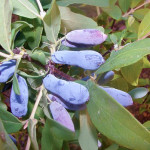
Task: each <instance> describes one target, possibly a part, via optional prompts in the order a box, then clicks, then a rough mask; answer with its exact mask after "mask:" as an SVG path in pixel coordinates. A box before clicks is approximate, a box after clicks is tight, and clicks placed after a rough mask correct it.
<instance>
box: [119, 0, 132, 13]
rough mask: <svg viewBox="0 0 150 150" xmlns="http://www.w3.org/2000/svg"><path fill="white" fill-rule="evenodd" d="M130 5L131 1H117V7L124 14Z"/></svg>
mask: <svg viewBox="0 0 150 150" xmlns="http://www.w3.org/2000/svg"><path fill="white" fill-rule="evenodd" d="M130 5H131V0H119V6H120V8H121V10H122V11H123V12H124V13H125V12H126V11H127V10H128V9H129V7H130Z"/></svg>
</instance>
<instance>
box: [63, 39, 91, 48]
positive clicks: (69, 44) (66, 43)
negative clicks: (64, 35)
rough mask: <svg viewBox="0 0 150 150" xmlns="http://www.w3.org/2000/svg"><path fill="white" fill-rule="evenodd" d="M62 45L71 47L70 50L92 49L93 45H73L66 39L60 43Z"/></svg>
mask: <svg viewBox="0 0 150 150" xmlns="http://www.w3.org/2000/svg"><path fill="white" fill-rule="evenodd" d="M61 44H62V45H64V46H66V47H71V48H87V47H92V46H93V45H88V44H86V45H85V44H75V43H71V42H69V41H67V40H66V39H65V40H63V41H62V42H61Z"/></svg>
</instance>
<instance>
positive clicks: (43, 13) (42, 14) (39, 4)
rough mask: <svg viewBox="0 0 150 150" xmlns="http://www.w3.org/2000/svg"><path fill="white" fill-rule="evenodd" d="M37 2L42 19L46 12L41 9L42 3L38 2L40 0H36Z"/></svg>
mask: <svg viewBox="0 0 150 150" xmlns="http://www.w3.org/2000/svg"><path fill="white" fill-rule="evenodd" d="M36 2H37V4H38V7H39V9H40V16H41V17H42V19H43V18H44V16H45V14H46V12H45V11H44V10H43V7H42V4H41V2H40V0H36Z"/></svg>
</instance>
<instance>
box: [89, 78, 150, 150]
mask: <svg viewBox="0 0 150 150" xmlns="http://www.w3.org/2000/svg"><path fill="white" fill-rule="evenodd" d="M87 87H88V89H89V92H90V100H89V102H88V104H87V109H88V112H89V115H90V118H91V120H92V122H93V124H94V125H95V127H96V128H97V130H98V131H99V132H100V133H102V134H104V135H105V136H107V137H108V138H109V139H111V140H112V141H115V142H116V143H118V144H119V145H121V146H124V147H126V148H129V149H136V150H149V149H150V132H149V131H148V130H147V129H146V128H145V127H144V126H142V124H140V122H138V121H137V120H136V119H135V118H134V117H133V116H132V115H131V114H130V113H129V112H128V111H127V110H126V109H125V108H124V107H123V106H121V105H120V104H118V103H117V102H116V101H115V100H114V99H113V98H112V97H111V96H110V95H108V94H107V93H106V92H105V91H104V90H102V89H100V88H99V87H98V86H97V85H96V84H94V83H93V82H91V81H89V82H88V85H87ZM116 135H117V136H116Z"/></svg>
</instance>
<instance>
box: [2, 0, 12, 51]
mask: <svg viewBox="0 0 150 150" xmlns="http://www.w3.org/2000/svg"><path fill="white" fill-rule="evenodd" d="M11 16H12V4H11V1H10V0H2V1H1V4H0V45H1V46H2V47H3V48H4V49H5V50H6V51H8V52H9V53H10V52H11V49H10V43H11Z"/></svg>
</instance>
